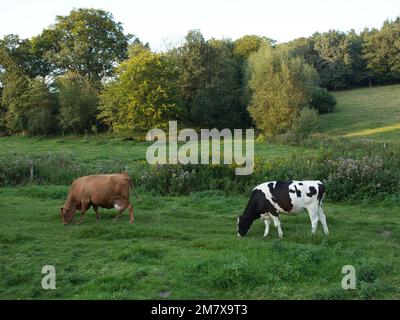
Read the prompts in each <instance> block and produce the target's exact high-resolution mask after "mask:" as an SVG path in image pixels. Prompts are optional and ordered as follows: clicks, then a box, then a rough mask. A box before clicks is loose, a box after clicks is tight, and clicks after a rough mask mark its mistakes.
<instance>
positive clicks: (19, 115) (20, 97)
mask: <svg viewBox="0 0 400 320" xmlns="http://www.w3.org/2000/svg"><path fill="white" fill-rule="evenodd" d="M5 84H6V85H5V88H4V94H3V97H2V110H3V111H2V113H3V114H4V120H3V121H4V122H3V126H4V127H5V128H7V129H8V130H9V131H11V132H14V133H23V134H25V133H27V134H30V135H47V134H49V133H51V132H54V131H55V124H56V119H55V112H56V108H55V101H54V98H53V97H52V95H51V93H50V91H49V88H48V87H47V85H46V83H45V82H44V80H43V79H41V78H35V79H30V78H28V77H27V76H25V75H20V74H18V73H8V74H7V77H6V82H5Z"/></svg>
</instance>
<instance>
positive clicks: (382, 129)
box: [321, 85, 400, 142]
mask: <svg viewBox="0 0 400 320" xmlns="http://www.w3.org/2000/svg"><path fill="white" fill-rule="evenodd" d="M335 96H336V98H337V101H338V104H337V111H336V112H334V113H331V114H326V115H322V116H321V120H322V126H321V128H322V131H323V132H324V133H326V134H328V135H332V136H345V137H367V138H371V139H374V140H379V141H393V142H400V85H392V86H384V87H375V88H363V89H357V90H349V91H342V92H337V93H335Z"/></svg>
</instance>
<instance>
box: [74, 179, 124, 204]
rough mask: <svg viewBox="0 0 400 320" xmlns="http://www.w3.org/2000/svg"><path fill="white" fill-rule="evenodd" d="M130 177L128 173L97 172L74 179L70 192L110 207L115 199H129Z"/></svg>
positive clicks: (77, 196) (76, 196) (75, 195)
mask: <svg viewBox="0 0 400 320" xmlns="http://www.w3.org/2000/svg"><path fill="white" fill-rule="evenodd" d="M131 181H132V180H131V178H130V177H129V175H128V174H124V173H123V174H97V175H91V176H84V177H80V178H78V179H76V180H75V181H74V182H73V184H72V188H71V192H72V193H73V194H74V197H75V198H77V199H82V200H84V201H90V202H91V203H93V204H94V205H97V206H102V207H103V206H104V207H106V208H107V207H108V208H111V207H112V206H113V202H114V201H115V199H129V196H130V191H131V184H132V182H131Z"/></svg>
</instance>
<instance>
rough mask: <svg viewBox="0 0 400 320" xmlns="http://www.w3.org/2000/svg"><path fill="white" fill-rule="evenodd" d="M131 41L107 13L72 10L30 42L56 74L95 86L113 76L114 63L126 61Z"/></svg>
mask: <svg viewBox="0 0 400 320" xmlns="http://www.w3.org/2000/svg"><path fill="white" fill-rule="evenodd" d="M131 38H132V36H130V35H125V34H124V33H123V28H122V24H121V23H119V22H115V21H114V18H113V16H112V14H111V13H109V12H106V11H103V10H97V9H74V10H72V11H71V12H70V14H69V15H68V16H57V18H56V23H55V24H54V25H53V26H52V27H51V28H49V29H45V30H44V31H43V32H42V34H41V35H39V36H38V37H36V38H35V39H34V45H35V49H36V50H37V51H38V52H41V51H42V52H43V54H44V57H45V58H46V59H47V60H48V61H49V62H50V63H51V64H52V65H54V66H55V71H56V73H60V72H61V73H65V72H68V71H73V72H75V73H78V74H80V75H81V76H86V77H88V78H89V79H90V80H91V81H92V82H94V83H98V82H99V81H100V80H101V79H102V78H103V77H107V76H111V75H112V74H113V72H114V66H115V63H116V62H117V61H119V60H121V59H124V58H126V56H127V45H128V41H129V40H130V39H131ZM136 41H137V40H136Z"/></svg>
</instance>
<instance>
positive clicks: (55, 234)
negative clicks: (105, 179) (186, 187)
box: [0, 85, 400, 299]
mask: <svg viewBox="0 0 400 320" xmlns="http://www.w3.org/2000/svg"><path fill="white" fill-rule="evenodd" d="M336 96H337V98H338V110H337V112H336V113H333V114H329V115H324V116H321V119H322V122H323V125H322V128H323V130H324V133H326V134H328V135H330V136H333V137H338V136H347V137H349V138H358V137H367V138H372V139H374V140H378V141H382V140H384V141H393V142H400V131H399V130H400V128H399V120H400V113H399V112H400V108H399V105H400V85H398V86H387V87H381V88H372V89H359V90H353V91H346V92H338V93H336ZM149 145H150V143H146V142H137V141H129V140H124V139H121V138H115V137H112V136H110V135H106V134H104V135H103V134H102V135H98V136H88V137H69V136H66V137H54V138H50V139H42V138H29V137H3V138H0V155H1V156H5V157H10V158H13V157H15V158H18V157H22V156H23V157H36V156H42V155H47V154H52V153H55V154H59V153H71V154H72V158H73V160H74V162H77V163H86V164H91V163H95V162H97V161H110V162H113V161H114V160H121V161H124V162H127V163H130V162H135V161H138V160H144V159H145V154H146V150H147V147H148V146H149ZM317 152H318V150H316V149H306V148H301V147H291V146H284V145H268V144H265V143H262V142H256V143H255V153H256V157H258V158H261V159H263V160H268V159H274V158H287V157H288V156H290V155H294V154H315V153H317ZM68 188H69V186H66V185H59V186H51V185H48V186H35V185H28V186H25V187H15V188H10V187H2V188H0V299H14V298H15V299H153V298H154V299H160V298H162V297H161V296H163V297H166V298H168V299H282V298H287V299H313V298H316V299H381V298H389V299H400V272H399V271H400V270H399V268H400V267H399V266H400V241H399V240H400V226H399V224H398V221H399V215H400V209H399V206H398V205H396V204H395V203H394V201H393V200H389V199H388V200H387V201H386V203H385V204H384V203H381V204H371V202H365V204H362V203H361V204H349V203H325V205H324V209H325V212H326V215H327V217H328V224H329V227H330V231H331V234H330V235H329V237H325V236H323V235H322V230H321V227H320V226H319V229H318V233H317V235H316V236H315V237H312V236H311V232H310V221H309V218H308V215H307V214H306V213H302V214H298V215H296V216H294V217H288V216H283V217H282V227H283V231H284V239H283V240H279V239H278V238H277V232H276V230H275V228H273V227H271V232H270V236H269V238H268V239H263V237H262V235H263V230H264V225H263V223H261V222H260V221H257V222H256V223H255V224H254V226H253V227H252V229H251V231H250V233H249V235H248V236H247V237H245V238H243V239H238V238H237V236H236V219H235V218H236V216H237V215H238V214H239V213H240V212H242V211H243V209H244V207H245V205H246V202H247V200H248V199H247V198H246V197H243V196H225V195H224V193H223V192H222V191H213V190H210V191H205V192H199V193H194V194H192V195H191V196H181V197H161V196H154V195H151V194H148V193H143V192H142V194H141V197H142V198H143V201H142V202H140V203H135V224H134V225H129V224H128V215H127V213H125V215H124V217H123V219H122V220H121V221H119V222H118V223H116V224H114V223H112V219H113V217H114V216H115V212H114V210H101V211H100V214H101V217H102V220H101V223H100V224H96V222H95V214H94V212H93V211H92V209H91V210H90V211H89V212H88V213H87V215H86V218H85V222H84V224H83V225H81V226H78V225H70V226H66V227H64V226H63V225H62V223H61V218H60V216H59V213H58V208H59V207H60V206H62V205H63V203H64V201H65V198H66V196H67V193H68ZM139 190H140V186H139ZM44 265H53V266H55V268H56V272H57V289H56V290H52V291H46V290H43V289H42V288H41V280H42V276H43V275H41V269H42V267H43V266H44ZM345 265H353V266H355V267H356V272H357V278H358V282H357V289H356V290H350V291H344V290H342V289H341V286H340V284H341V280H342V277H343V274H342V273H341V270H342V267H343V266H345Z"/></svg>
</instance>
